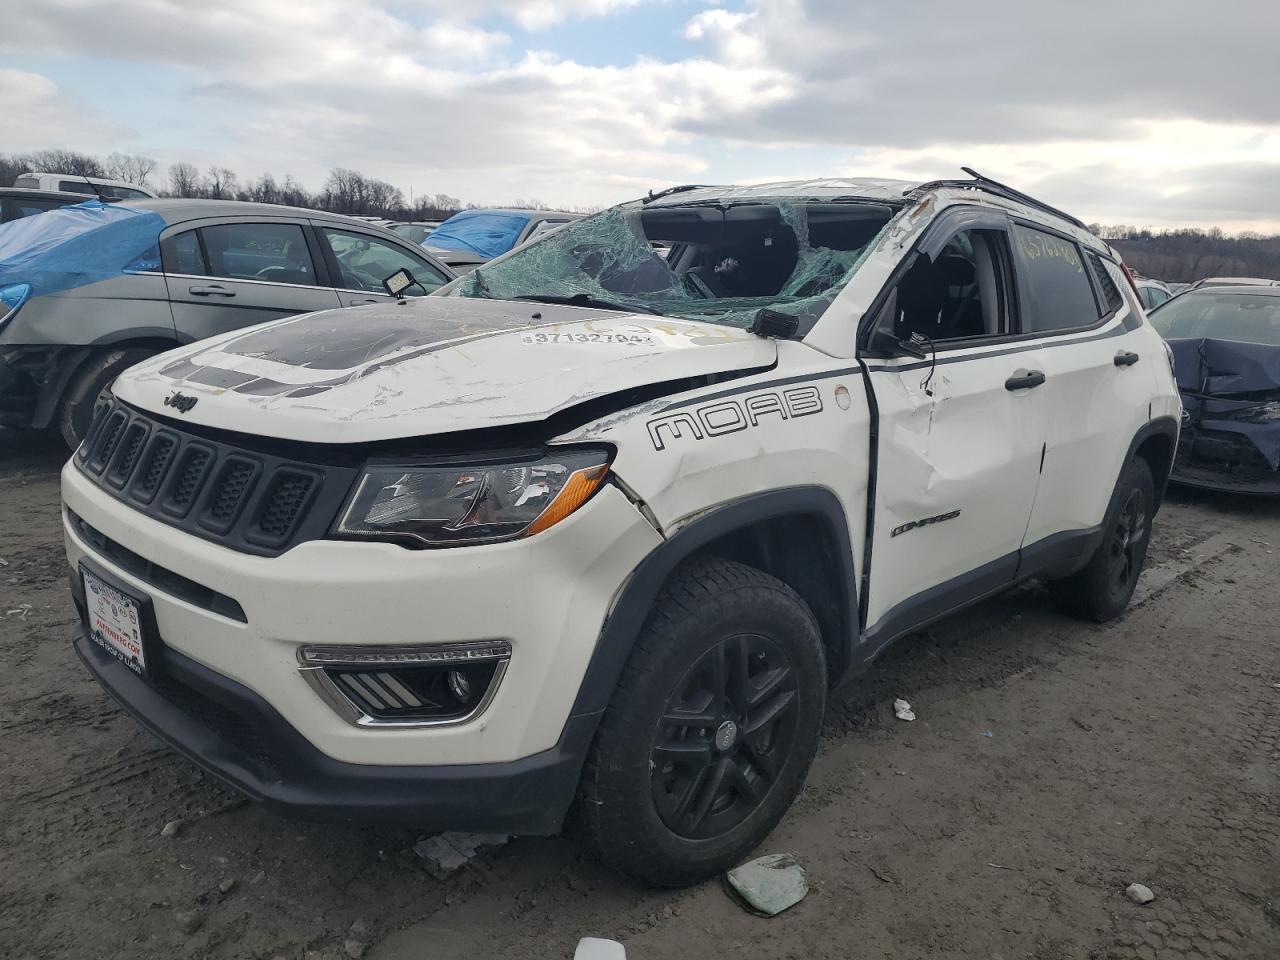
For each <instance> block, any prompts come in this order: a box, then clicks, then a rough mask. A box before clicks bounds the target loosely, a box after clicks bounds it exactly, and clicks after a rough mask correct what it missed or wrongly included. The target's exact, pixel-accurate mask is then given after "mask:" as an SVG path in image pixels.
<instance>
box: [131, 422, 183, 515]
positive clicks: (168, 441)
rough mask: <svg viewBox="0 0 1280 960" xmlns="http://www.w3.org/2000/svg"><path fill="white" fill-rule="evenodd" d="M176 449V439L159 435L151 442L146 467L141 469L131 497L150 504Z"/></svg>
mask: <svg viewBox="0 0 1280 960" xmlns="http://www.w3.org/2000/svg"><path fill="white" fill-rule="evenodd" d="M177 447H178V441H177V438H176V437H171V436H167V435H165V434H161V435H160V436H158V437H156V438H155V439H154V440H152V441H151V447H150V448H149V449H148V450H147V453H146V466H145V467H143V468H142V469H141V471H140V472H139V474H138V479H137V481H136V482H135V483H134V485H133V490H132V491H131V493H132V496H133V497H134V499H136V500H141V501H142V502H143V503H150V502H151V500H152V499H153V498H154V497H155V495H156V491H157V490H159V489H160V481H161V480H163V479H164V474H165V471H166V470H168V469H169V463H170V462H171V461H172V460H173V451H174V450H176V449H177Z"/></svg>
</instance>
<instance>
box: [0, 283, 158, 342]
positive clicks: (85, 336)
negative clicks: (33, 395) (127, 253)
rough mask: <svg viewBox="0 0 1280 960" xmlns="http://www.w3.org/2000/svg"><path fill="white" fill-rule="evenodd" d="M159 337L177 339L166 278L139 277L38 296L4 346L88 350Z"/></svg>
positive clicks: (9, 331) (13, 326)
mask: <svg viewBox="0 0 1280 960" xmlns="http://www.w3.org/2000/svg"><path fill="white" fill-rule="evenodd" d="M155 337H163V338H167V339H173V337H174V330H173V312H172V311H171V310H170V308H169V294H168V290H167V288H166V287H165V282H164V277H162V276H160V275H158V274H145V273H139V274H126V275H124V276H120V277H112V278H111V279H109V280H100V281H98V282H97V283H91V284H87V285H86V286H83V287H76V288H75V289H72V290H67V291H64V292H62V293H55V294H49V295H47V296H43V297H35V298H33V299H32V300H29V301H28V302H27V303H25V304H24V305H23V307H22V309H21V310H19V311H18V314H17V316H15V317H14V318H13V319H12V320H11V321H10V322H9V324H8V325H7V326H6V327H5V329H4V331H3V334H0V341H3V342H4V343H13V344H19V343H21V344H63V345H67V346H86V345H91V344H109V343H118V342H120V341H123V340H132V339H142V338H155Z"/></svg>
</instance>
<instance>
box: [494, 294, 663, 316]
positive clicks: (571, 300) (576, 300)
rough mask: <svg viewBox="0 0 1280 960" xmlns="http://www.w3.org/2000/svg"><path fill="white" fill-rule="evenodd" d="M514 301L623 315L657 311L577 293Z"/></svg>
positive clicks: (520, 298)
mask: <svg viewBox="0 0 1280 960" xmlns="http://www.w3.org/2000/svg"><path fill="white" fill-rule="evenodd" d="M511 299H512V300H533V301H536V302H537V303H563V304H564V305H565V306H569V307H599V308H600V309H601V310H620V311H622V312H623V313H653V314H656V313H657V312H658V311H657V310H651V309H650V308H649V307H642V306H638V305H630V304H625V303H616V302H614V301H613V300H604V299H602V298H601V297H593V296H591V294H589V293H575V294H573V295H572V296H568V297H565V296H558V295H555V294H549V293H522V294H521V295H520V296H518V297H512V298H511Z"/></svg>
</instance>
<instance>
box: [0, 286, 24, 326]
mask: <svg viewBox="0 0 1280 960" xmlns="http://www.w3.org/2000/svg"><path fill="white" fill-rule="evenodd" d="M30 295H31V284H29V283H11V284H9V285H8V286H7V287H0V326H3V325H4V323H5V321H6V320H8V319H9V318H10V317H11V316H13V314H14V313H15V312H16V311H17V309H18V308H19V307H20V306H22V305H23V304H24V303H26V302H27V297H29V296H30Z"/></svg>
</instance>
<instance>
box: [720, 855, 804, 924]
mask: <svg viewBox="0 0 1280 960" xmlns="http://www.w3.org/2000/svg"><path fill="white" fill-rule="evenodd" d="M725 879H726V880H727V881H728V883H729V888H730V889H731V890H732V891H733V892H734V893H736V894H737V895H738V896H739V897H741V898H742V901H743V903H745V904H746V905H747V907H748V908H749V909H750V910H752V911H753V912H755V913H759V914H761V915H763V916H766V917H774V916H777V915H778V914H780V913H782V911H783V910H787V909H789V908H791V907H794V906H795V905H796V904H797V903H799V902H800V901H801V900H803V899H804V898H805V896H806V895H807V894H808V893H809V883H808V881H807V880H806V879H805V875H804V868H803V867H801V866H800V864H798V863H796V859H795V857H793V856H792V855H791V854H789V853H771V854H769V855H768V856H764V857H758V858H757V859H755V860H749V861H748V862H746V863H744V864H743V865H742V866H740V867H734V868H733V869H732V870H730V871H729V872H728V873H727V874H726V875H725Z"/></svg>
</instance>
